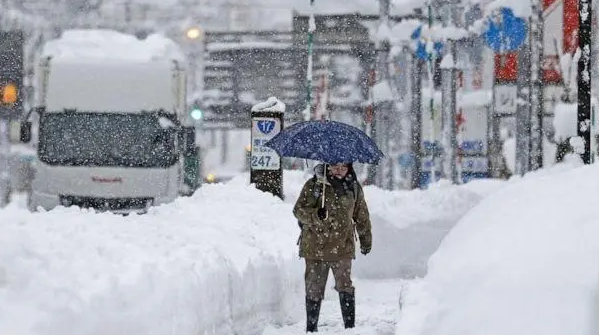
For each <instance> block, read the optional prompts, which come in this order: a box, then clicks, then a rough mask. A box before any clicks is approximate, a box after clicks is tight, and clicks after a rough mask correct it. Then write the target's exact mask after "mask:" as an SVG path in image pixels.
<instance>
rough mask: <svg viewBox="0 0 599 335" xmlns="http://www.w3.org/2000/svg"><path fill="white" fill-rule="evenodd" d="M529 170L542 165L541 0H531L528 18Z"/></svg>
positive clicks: (543, 98) (543, 99)
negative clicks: (530, 12)
mask: <svg viewBox="0 0 599 335" xmlns="http://www.w3.org/2000/svg"><path fill="white" fill-rule="evenodd" d="M529 37H530V38H529V41H530V43H529V45H530V63H529V64H530V97H531V99H530V118H531V123H530V126H531V129H530V155H529V159H530V162H529V166H530V170H531V171H534V170H537V169H540V168H542V167H543V138H544V136H543V116H544V114H545V113H544V101H545V97H544V94H543V93H544V92H543V69H542V67H541V66H540V65H541V64H542V63H543V7H542V5H541V0H532V15H531V18H530V36H529Z"/></svg>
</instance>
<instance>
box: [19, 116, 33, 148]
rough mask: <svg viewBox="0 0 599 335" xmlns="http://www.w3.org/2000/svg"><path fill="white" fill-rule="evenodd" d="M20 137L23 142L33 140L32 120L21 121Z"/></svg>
mask: <svg viewBox="0 0 599 335" xmlns="http://www.w3.org/2000/svg"><path fill="white" fill-rule="evenodd" d="M19 139H20V141H21V142H22V143H29V142H31V121H23V122H21V129H20V134H19Z"/></svg>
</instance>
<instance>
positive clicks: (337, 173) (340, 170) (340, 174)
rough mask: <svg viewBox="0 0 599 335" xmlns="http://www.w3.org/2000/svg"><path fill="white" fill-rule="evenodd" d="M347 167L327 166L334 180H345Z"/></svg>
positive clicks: (338, 165)
mask: <svg viewBox="0 0 599 335" xmlns="http://www.w3.org/2000/svg"><path fill="white" fill-rule="evenodd" d="M348 170H349V169H348V167H347V165H345V164H335V165H329V172H330V173H331V175H332V176H333V177H335V178H339V179H341V178H345V176H347V171H348Z"/></svg>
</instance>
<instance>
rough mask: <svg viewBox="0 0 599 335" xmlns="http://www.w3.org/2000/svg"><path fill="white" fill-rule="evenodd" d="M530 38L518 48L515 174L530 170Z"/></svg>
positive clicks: (521, 174)
mask: <svg viewBox="0 0 599 335" xmlns="http://www.w3.org/2000/svg"><path fill="white" fill-rule="evenodd" d="M530 48H531V46H530V39H529V41H527V42H526V43H525V44H524V45H523V46H522V48H521V49H520V50H518V78H517V87H518V91H517V92H518V93H517V97H518V98H517V100H516V168H515V171H514V174H517V175H520V176H523V175H524V174H526V173H527V172H529V171H530V161H531V160H530V156H531V153H530V148H531V145H530V142H531V114H530V111H531V107H530V99H529V98H530V86H531V84H530V82H531V80H530V78H531V77H530V69H531V66H530V61H531V60H530V56H531V52H530Z"/></svg>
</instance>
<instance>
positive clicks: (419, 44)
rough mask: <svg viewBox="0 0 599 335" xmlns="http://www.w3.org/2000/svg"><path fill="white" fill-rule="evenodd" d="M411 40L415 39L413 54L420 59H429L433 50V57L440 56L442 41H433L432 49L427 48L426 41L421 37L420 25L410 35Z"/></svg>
mask: <svg viewBox="0 0 599 335" xmlns="http://www.w3.org/2000/svg"><path fill="white" fill-rule="evenodd" d="M411 38H412V40H414V41H416V47H415V49H416V50H415V52H414V54H415V55H416V57H418V58H420V59H422V60H430V59H431V58H432V56H433V52H434V53H435V57H437V58H439V57H441V55H442V53H443V43H442V42H439V41H437V42H433V50H432V52H429V51H430V50H427V45H426V41H425V40H423V38H422V25H420V26H418V28H416V29H415V30H414V31H413V32H412V35H411Z"/></svg>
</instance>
